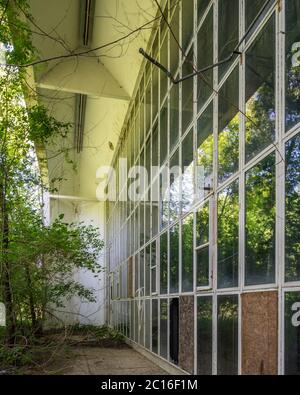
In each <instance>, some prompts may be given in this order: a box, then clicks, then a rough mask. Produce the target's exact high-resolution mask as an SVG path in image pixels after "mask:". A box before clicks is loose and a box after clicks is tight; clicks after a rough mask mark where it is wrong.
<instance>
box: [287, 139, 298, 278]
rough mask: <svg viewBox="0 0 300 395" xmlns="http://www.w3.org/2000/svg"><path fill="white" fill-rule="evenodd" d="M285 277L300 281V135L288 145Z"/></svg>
mask: <svg viewBox="0 0 300 395" xmlns="http://www.w3.org/2000/svg"><path fill="white" fill-rule="evenodd" d="M285 155H286V156H285V159H286V188H285V193H286V217H285V257H286V258H285V270H286V272H285V277H286V281H300V236H299V235H300V220H299V218H300V134H298V135H297V136H295V137H294V138H293V139H292V140H290V141H289V142H288V143H287V144H286V154H285Z"/></svg>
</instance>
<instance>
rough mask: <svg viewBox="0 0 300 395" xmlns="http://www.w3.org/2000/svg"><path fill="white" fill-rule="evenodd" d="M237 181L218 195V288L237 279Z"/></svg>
mask: <svg viewBox="0 0 300 395" xmlns="http://www.w3.org/2000/svg"><path fill="white" fill-rule="evenodd" d="M238 265H239V182H238V180H237V181H235V182H234V183H233V184H231V185H230V186H229V187H228V188H226V189H224V191H223V192H221V193H220V194H219V195H218V288H234V287H237V286H238V281H239V269H238Z"/></svg>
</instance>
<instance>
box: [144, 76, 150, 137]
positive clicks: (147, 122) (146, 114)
mask: <svg viewBox="0 0 300 395" xmlns="http://www.w3.org/2000/svg"><path fill="white" fill-rule="evenodd" d="M145 105H146V108H145V126H146V133H148V131H149V129H150V125H151V84H150V82H149V83H148V86H147V87H146V104H145Z"/></svg>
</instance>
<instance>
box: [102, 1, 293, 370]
mask: <svg viewBox="0 0 300 395" xmlns="http://www.w3.org/2000/svg"><path fill="white" fill-rule="evenodd" d="M197 1H198V0H194V36H193V38H192V39H191V42H190V43H189V45H188V47H187V50H186V52H187V53H188V52H189V50H190V48H191V47H192V46H193V45H194V56H195V62H196V61H197V42H198V32H199V30H200V29H201V26H202V25H203V23H204V21H205V18H206V17H207V15H208V14H209V12H210V10H211V7H214V11H213V14H214V17H213V19H214V22H213V26H214V40H213V46H214V51H213V52H214V59H217V58H218V2H219V0H211V1H210V2H209V5H208V7H207V9H206V11H205V13H204V15H203V16H202V18H201V20H200V21H198V20H197V5H198V4H197ZM245 2H246V0H240V2H239V4H240V10H239V13H240V20H239V35H240V38H241V37H243V35H244V33H245V30H246V29H245V18H244V17H245ZM169 4H171V0H169ZM285 4H286V1H285V0H282V1H281V10H280V11H279V9H278V2H277V1H275V0H274V4H273V5H272V6H271V8H270V9H269V10H268V12H267V13H266V14H265V16H264V18H263V19H262V20H261V21H260V23H259V24H258V25H257V26H256V28H255V30H254V31H253V32H252V34H251V37H250V38H249V40H247V42H246V43H245V42H244V43H243V44H242V46H241V51H242V52H243V55H242V57H241V58H239V59H236V60H235V61H234V62H233V63H232V64H231V65H230V67H229V68H228V70H227V72H226V74H225V75H224V76H223V77H222V80H221V81H218V69H217V68H215V69H214V71H213V76H214V89H215V90H216V91H218V90H219V89H220V88H221V87H222V86H223V84H224V83H225V82H226V81H227V78H228V77H229V75H230V74H231V72H232V71H233V69H234V68H235V67H237V66H238V67H239V106H240V109H241V110H243V111H245V108H246V103H245V78H246V76H245V73H246V70H245V54H246V51H247V49H248V48H250V46H251V45H252V44H253V43H254V41H255V40H256V38H257V36H258V35H259V33H260V32H261V31H262V29H263V28H264V26H265V25H266V24H267V23H268V21H269V19H270V17H271V16H272V15H273V14H275V19H276V37H275V40H276V76H275V81H276V87H275V89H276V112H277V117H276V138H275V141H274V144H275V146H274V144H270V145H269V146H268V147H266V148H265V149H263V150H262V151H261V152H260V153H259V154H258V155H256V156H255V157H254V158H253V159H252V160H251V161H249V162H248V163H246V161H245V138H246V136H245V119H244V116H243V115H242V114H240V116H239V124H240V141H239V151H240V158H239V170H238V172H236V173H235V174H234V175H232V177H230V178H229V179H228V180H226V182H225V183H222V184H221V185H219V184H218V180H217V171H218V170H217V169H218V166H217V165H218V101H219V98H218V95H217V94H215V93H213V94H212V95H211V97H210V98H208V100H207V102H206V103H205V104H204V106H203V107H202V108H201V109H200V110H199V111H198V108H197V103H196V101H197V78H194V82H193V83H194V113H193V120H192V122H191V123H190V125H189V126H188V127H187V128H186V130H185V131H182V111H181V109H182V87H181V86H179V114H178V115H179V116H178V122H179V138H178V141H177V143H176V145H174V147H172V150H171V149H170V133H171V130H170V91H171V89H172V85H171V83H170V82H168V87H167V94H166V95H165V96H164V97H163V98H161V93H160V74H159V73H158V109H159V111H158V114H156V115H155V117H153V116H154V114H153V108H152V105H151V106H150V127H149V129H148V130H146V116H145V115H146V105H147V103H146V92H147V89H148V88H149V87H150V88H151V100H152V96H153V85H152V82H153V66H152V65H150V66H147V68H145V64H146V63H145V62H144V64H143V66H142V69H143V72H142V73H141V75H142V77H141V78H142V83H143V84H142V86H139V88H138V89H136V91H137V93H138V96H137V99H135V100H134V101H133V104H132V105H131V106H130V108H129V111H128V116H127V118H126V122H125V124H126V126H125V128H126V133H127V138H128V136H129V140H130V141H129V140H128V144H127V146H126V150H127V155H128V156H130V155H129V153H131V152H132V151H134V152H135V155H134V156H133V157H134V160H133V162H134V163H135V164H138V163H139V161H140V156H141V153H142V150H143V149H144V148H145V145H146V143H147V139H148V138H151V162H152V158H153V152H152V149H153V147H152V134H153V128H154V126H155V124H156V123H157V124H158V136H159V144H158V159H159V161H160V145H161V141H160V136H161V133H160V130H161V129H160V128H161V125H160V116H159V113H160V110H161V108H162V107H163V106H164V104H165V103H167V109H168V110H167V113H168V133H167V136H168V137H167V144H168V156H167V159H166V161H165V164H167V163H168V162H169V160H170V158H171V157H172V156H173V154H174V153H175V152H176V151H177V150H178V151H179V161H180V164H181V165H182V152H181V151H182V150H181V147H182V142H183V141H184V139H185V137H186V135H187V134H188V133H189V131H190V130H191V129H193V135H194V151H195V155H196V149H197V147H196V135H197V121H198V119H199V117H200V116H201V114H202V113H203V112H204V111H205V110H206V109H207V108H208V106H209V105H211V103H212V104H213V108H214V119H213V137H214V155H213V156H214V157H213V162H214V163H213V176H214V177H213V178H214V185H213V187H214V188H213V191H214V192H212V193H211V194H208V196H205V198H204V199H203V200H201V201H200V200H196V201H195V203H194V205H193V207H191V209H190V211H189V212H188V213H186V214H184V215H182V213H180V215H179V217H178V219H177V220H176V221H174V222H172V223H170V221H169V223H168V225H167V226H166V227H165V228H164V229H161V228H160V227H159V229H158V232H157V234H154V230H153V229H152V233H151V237H150V240H148V241H147V243H146V244H145V245H142V246H141V245H140V244H138V245H136V240H135V239H136V237H137V234H138V233H139V231H140V229H139V228H140V225H139V223H137V222H136V212H137V211H136V210H138V211H139V210H140V208H139V205H140V202H134V203H132V204H131V206H130V213H128V211H127V210H126V214H127V215H126V218H125V219H124V216H123V215H122V217H121V216H120V203H119V202H118V201H117V202H115V203H114V204H112V207H109V217H108V218H107V221H106V223H107V230H108V231H107V233H108V240H111V241H113V244H112V251H111V256H112V257H115V258H116V261H117V263H116V265H115V268H117V267H118V266H119V265H120V264H122V262H120V261H119V259H121V260H123V258H124V259H126V261H127V257H123V255H122V254H121V252H122V245H123V244H122V243H124V240H125V239H126V237H125V239H124V237H123V236H122V237H121V234H122V233H121V232H125V233H126V229H127V226H128V224H130V223H131V222H132V223H133V225H132V226H133V230H134V234H135V235H136V236H135V238H134V240H133V253H132V251H131V255H133V256H135V257H136V256H137V255H138V254H139V252H140V251H141V250H142V249H144V248H145V247H147V246H148V245H152V243H154V242H155V243H156V249H157V253H156V260H157V264H156V277H157V278H156V280H157V291H158V292H157V293H151V295H150V297H146V298H145V300H148V299H149V300H150V311H151V317H150V326H151V327H150V329H151V330H150V334H151V336H150V341H151V350H152V300H156V299H157V300H158V326H159V328H158V329H159V333H158V351H159V352H158V354H160V349H159V347H160V340H159V336H160V319H159V317H160V299H167V300H168V306H169V303H170V299H173V298H179V297H180V296H181V295H193V296H194V298H195V312H194V313H195V314H194V335H195V339H194V340H195V341H194V343H195V350H194V366H195V373H196V372H197V300H198V298H199V297H202V296H210V297H212V300H213V350H212V355H213V372H212V373H213V374H217V357H218V355H217V353H218V352H217V335H218V334H217V298H218V296H219V295H238V296H239V333H238V342H239V351H238V352H239V361H238V363H239V368H238V370H239V372H238V373H239V374H242V366H241V365H242V364H241V360H242V347H241V345H242V338H241V325H242V323H241V295H242V294H243V293H244V292H256V291H261V292H267V291H271V290H276V291H278V293H279V320H280V326H279V333H278V347H279V352H278V373H279V374H283V373H284V327H283V321H284V295H285V293H286V292H288V291H289V290H293V291H295V292H298V290H299V291H300V281H299V282H295V283H286V282H285V277H284V247H285V234H284V233H285V232H284V223H285V220H284V219H285V163H284V162H283V161H282V160H281V156H283V157H285V144H286V143H287V141H289V140H290V139H292V138H293V137H295V136H296V135H298V133H299V132H300V124H298V125H295V126H294V127H293V128H292V129H291V130H289V131H288V132H286V131H285V67H286V66H285V37H284V34H282V32H284V31H285ZM178 7H179V18H180V23H179V32H180V37H179V38H180V42H181V41H182V11H181V4H179V5H178ZM175 12H176V11H175V9H174V10H172V11H169V15H168V17H169V20H171V18H172V16H173V15H174V13H175ZM159 30H160V29H159ZM158 34H159V36H158V42H159V43H161V38H162V37H160V35H161V32H160V31H159V32H158ZM165 34H166V37H167V40H168V41H169V43H168V65H170V40H171V38H170V33H169V32H166V33H165ZM155 36H156V34H153V37H152V39H151V40H150V42H151V43H150V47H151V45H152V43H153V42H154V40H155V39H156V37H155ZM178 57H179V59H178V61H179V62H178V63H179V68H178V70H177V72H176V74H177V75H182V64H183V57H182V54H181V53H180V51H179V52H178ZM148 70H150V73H149V74H146V73H147V71H148ZM140 81H141V80H140ZM149 84H150V85H149ZM138 85H139V83H138ZM143 98H145V100H144V106H143V107H141V104H142V103H143ZM161 99H162V100H161ZM140 111H144V131H143V141H142V144H141V145H140V144H139V136H138V134H137V131H136V130H135V127H136V122H135V121H136V119H137V118H138V117H139V116H140ZM130 121H132V123H130ZM183 132H184V133H183ZM130 136H132V137H130ZM273 152H276V159H277V160H276V163H277V164H276V212H277V215H276V282H275V283H274V284H267V285H255V286H245V174H246V173H247V171H249V169H251V168H252V167H253V166H255V165H256V164H258V163H259V162H260V161H262V160H263V159H264V158H265V157H267V156H268V155H269V154H271V153H273ZM117 158H118V156H117V155H116V157H115V159H114V160H116V159H117ZM195 158H196V156H194V160H195ZM158 177H159V174H157V175H156V177H154V178H151V181H152V183H151V186H150V187H149V188H148V190H150V188H151V187H152V186H153V185H154V184H155V182H156V181H157V179H158ZM236 180H239V202H240V212H239V286H238V287H237V288H232V289H218V287H217V276H216V273H217V198H216V197H217V195H218V193H219V192H221V191H222V190H224V189H225V188H226V187H227V186H229V185H230V184H232V182H234V181H236ZM195 184H196V182H195V179H194V188H195V191H197V189H196V185H195ZM124 188H125V186H124ZM119 192H122V191H119ZM181 192H182V183H181V182H180V193H181ZM119 196H120V195H119ZM206 202H209V205H210V215H211V219H210V243H209V244H210V266H211V267H210V270H211V272H212V273H213V278H212V280H211V287H210V288H209V289H208V288H197V286H196V257H195V254H196V251H197V246H196V243H195V237H196V235H195V216H196V212H197V209H199V208H200V207H202V206H203V205H205V204H206ZM159 204H161V201H159ZM192 213H193V215H194V246H193V250H194V254H193V256H194V263H193V269H194V290H193V292H191V293H182V227H183V221H184V219H185V218H186V217H187V216H189V215H191V214H192ZM144 215H145V213H144ZM153 215H154V210H153V206H152V207H151V217H152V216H153ZM157 215H158V218H159V210H158V213H157ZM144 219H145V218H144ZM177 225H178V226H179V254H180V257H179V292H178V293H176V294H172V295H170V294H167V295H162V296H161V295H160V294H159V288H160V287H159V285H160V278H159V277H160V264H159V256H160V237H161V235H162V234H163V233H165V232H167V233H168V245H169V240H170V236H169V232H170V229H172V228H173V227H174V226H177ZM144 226H146V221H144ZM151 226H152V221H151ZM111 235H113V237H111ZM138 238H139V237H138ZM151 254H152V249H151ZM151 262H152V260H151ZM151 264H152V263H151ZM150 283H151V284H152V267H151V269H150ZM168 292H170V257H169V254H168ZM112 303H113V306H114V311H115V304H117V303H118V302H116V301H113V302H112ZM130 306H132V304H130ZM168 309H169V308H168ZM133 313H134V312H133ZM135 318H136V317H134V319H135ZM134 327H135V325H134ZM132 329H133V330H134V328H132ZM169 330H170V317H169V312H168V331H169ZM144 332H145V331H144ZM168 333H169V332H168ZM132 337H133V338H134V335H133V336H132ZM169 359H170V356H169V345H168V360H169Z"/></svg>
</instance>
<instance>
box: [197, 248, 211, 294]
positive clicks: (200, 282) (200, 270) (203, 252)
mask: <svg viewBox="0 0 300 395" xmlns="http://www.w3.org/2000/svg"><path fill="white" fill-rule="evenodd" d="M208 286H209V246H203V247H201V248H198V249H197V287H208Z"/></svg>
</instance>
